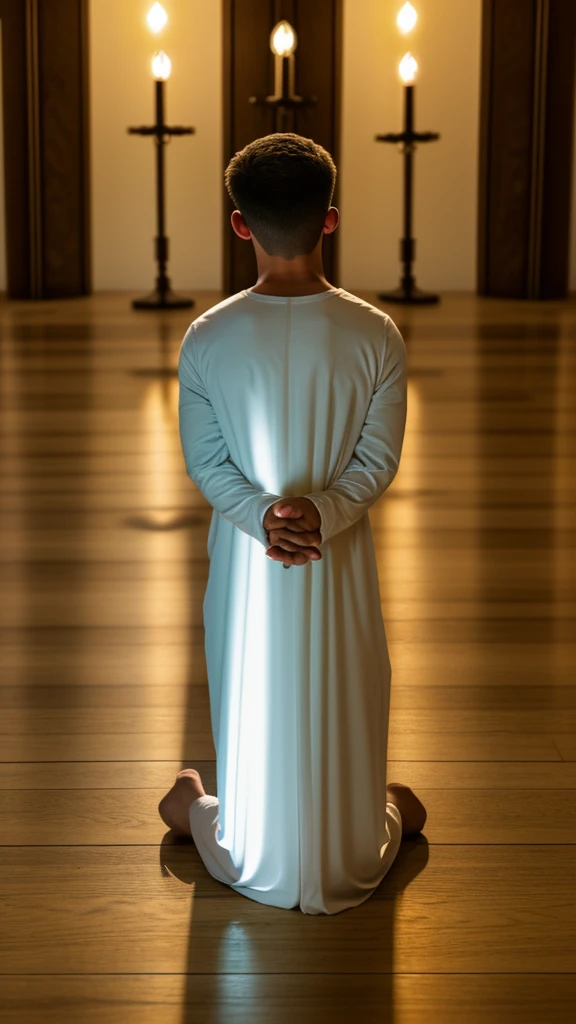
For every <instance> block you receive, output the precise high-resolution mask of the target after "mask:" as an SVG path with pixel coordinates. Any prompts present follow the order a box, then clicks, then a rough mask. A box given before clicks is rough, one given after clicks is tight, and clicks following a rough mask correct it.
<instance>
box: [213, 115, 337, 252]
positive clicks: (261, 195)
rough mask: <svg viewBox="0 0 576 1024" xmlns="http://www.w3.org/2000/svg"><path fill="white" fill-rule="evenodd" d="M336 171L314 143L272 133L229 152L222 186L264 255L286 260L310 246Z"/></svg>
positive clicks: (318, 232) (319, 228)
mask: <svg viewBox="0 0 576 1024" xmlns="http://www.w3.org/2000/svg"><path fill="white" fill-rule="evenodd" d="M336 173H337V171H336V165H335V163H334V161H333V159H332V157H331V156H330V153H328V151H327V150H326V149H324V148H323V147H322V146H320V145H318V143H316V142H314V141H313V140H312V139H306V138H304V137H303V136H302V135H295V134H294V133H293V132H275V133H274V134H273V135H265V136H263V138H260V139H254V141H253V142H249V143H248V145H247V146H245V147H244V149H241V150H239V151H238V152H237V153H235V155H234V156H233V157H232V159H231V161H230V163H229V164H228V167H227V168H226V171H225V174H224V182H225V185H226V188H227V190H228V194H229V195H230V198H231V199H232V202H233V203H234V205H235V206H236V208H237V209H238V210H239V211H240V213H241V214H242V216H243V218H244V220H245V221H246V223H247V225H248V227H249V228H250V231H251V232H252V234H253V235H254V236H255V238H256V239H257V240H258V242H259V243H260V245H261V246H262V248H263V249H264V251H265V252H267V253H268V254H269V255H270V256H282V257H283V258H284V259H288V260H289V259H292V258H293V257H294V256H299V255H301V254H308V253H311V252H312V250H313V249H314V247H315V246H316V244H317V242H318V239H319V238H320V235H321V234H322V227H323V224H324V217H325V216H326V213H327V212H328V210H329V208H330V203H331V201H332V196H333V194H334V188H335V185H336Z"/></svg>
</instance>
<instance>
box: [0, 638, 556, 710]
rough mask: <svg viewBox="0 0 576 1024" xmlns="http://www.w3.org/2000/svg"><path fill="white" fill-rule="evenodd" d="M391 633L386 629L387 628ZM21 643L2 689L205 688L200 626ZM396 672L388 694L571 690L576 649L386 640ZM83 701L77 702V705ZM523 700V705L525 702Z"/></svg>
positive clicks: (0, 673)
mask: <svg viewBox="0 0 576 1024" xmlns="http://www.w3.org/2000/svg"><path fill="white" fill-rule="evenodd" d="M387 632H388V633H389V631H388V630H387ZM19 636H20V641H19V642H14V641H12V642H9V641H8V639H7V637H6V634H4V640H5V642H3V643H2V644H0V688H1V687H2V685H3V684H5V685H7V686H14V685H22V684H23V683H24V682H25V683H26V686H28V685H33V686H43V685H46V686H48V687H50V686H53V685H55V684H58V683H61V682H62V680H63V679H73V685H74V687H75V688H79V687H81V686H84V685H85V686H103V687H106V686H108V685H113V686H119V687H122V686H137V687H138V686H140V685H146V684H148V685H152V684H154V685H159V686H163V687H164V686H167V685H169V684H172V683H173V684H174V685H179V686H185V685H186V686H193V685H196V684H198V685H205V684H206V666H205V660H204V633H203V629H202V628H201V627H198V628H195V627H192V629H191V630H190V631H189V634H188V635H184V634H182V636H181V639H180V641H179V642H178V640H177V639H176V638H175V637H174V636H173V635H171V636H170V637H169V640H170V642H169V643H166V644H160V643H155V642H153V640H152V637H151V638H150V643H148V644H144V643H135V642H134V643H124V644H123V643H121V642H119V640H118V635H117V634H116V635H114V636H110V634H109V633H107V634H106V635H104V636H102V633H101V632H100V631H98V630H94V631H90V630H64V631H61V630H52V631H50V632H48V631H46V632H45V633H44V634H42V633H40V632H39V631H25V632H22V631H21V632H20V634H19ZM388 646H389V650H390V658H391V661H392V668H393V679H392V689H393V690H394V689H395V687H396V685H397V684H402V683H407V684H412V685H418V686H419V687H423V686H443V687H448V686H462V685H463V684H464V683H467V684H468V683H469V684H470V685H471V686H477V687H483V686H485V685H491V686H496V685H497V686H502V685H506V686H509V687H514V688H516V687H521V689H522V692H524V691H526V690H527V689H528V688H529V687H532V686H538V685H540V686H542V685H547V684H548V683H549V684H550V685H554V686H562V687H565V686H566V687H573V686H574V677H575V666H576V644H573V643H572V644H571V643H564V644H561V643H554V642H550V641H549V642H547V643H542V644H535V643H529V644H518V643H506V642H504V643H478V642H476V643H470V644H468V643H466V644H463V643H459V642H457V641H452V642H440V641H435V640H431V641H428V642H420V643H417V644H415V643H407V642H404V641H399V640H397V639H392V638H391V637H390V635H388ZM80 699H81V698H80V697H79V698H78V700H79V701H80ZM530 699H531V698H530V695H529V694H528V697H527V700H530Z"/></svg>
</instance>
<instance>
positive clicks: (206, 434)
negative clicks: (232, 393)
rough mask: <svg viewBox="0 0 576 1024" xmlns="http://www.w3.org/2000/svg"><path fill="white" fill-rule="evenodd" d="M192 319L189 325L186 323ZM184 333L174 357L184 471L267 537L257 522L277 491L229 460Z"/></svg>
mask: <svg viewBox="0 0 576 1024" xmlns="http://www.w3.org/2000/svg"><path fill="white" fill-rule="evenodd" d="M193 327H194V325H192V328H193ZM189 337H190V341H187V338H188V335H187V336H186V337H185V338H184V341H183V343H182V346H181V348H180V356H179V359H178V380H179V384H180V391H179V400H178V415H179V421H180V441H181V444H182V451H183V453H184V461H185V463H186V472H187V473H188V475H189V476H190V477H191V479H192V480H193V481H194V483H195V484H196V486H197V487H198V488H199V490H200V491H201V492H202V494H203V495H204V497H205V498H206V499H207V501H209V502H210V504H211V505H212V506H213V508H215V509H216V510H217V511H218V512H219V513H220V515H222V516H224V518H225V519H229V520H230V522H232V523H234V525H235V526H237V527H238V528H239V529H240V530H243V531H244V533H247V534H249V535H250V536H251V537H254V538H255V539H256V540H259V541H260V543H261V544H263V545H264V547H265V548H268V547H269V546H270V545H269V541H268V539H267V536H266V531H265V530H264V527H263V525H262V520H263V518H264V515H265V512H266V509H267V508H269V507H270V505H272V504H273V503H274V502H275V501H278V499H279V498H281V497H282V495H281V494H271V493H269V492H268V491H261V490H259V489H258V488H257V487H254V486H253V485H252V484H251V483H250V481H249V480H247V478H246V477H245V476H244V474H243V473H242V472H241V471H240V469H239V468H238V466H236V465H235V463H234V462H232V459H231V458H230V452H229V450H228V446H227V444H226V442H225V440H224V437H223V436H222V431H221V429H220V424H219V423H218V420H217V418H216V413H215V412H214V408H213V406H212V403H211V402H210V399H209V397H208V394H207V392H206V388H205V387H204V385H203V383H202V381H201V379H200V376H199V374H198V372H197V369H196V367H195V365H194V355H193V342H194V330H193V329H192V331H191V334H190V336H189Z"/></svg>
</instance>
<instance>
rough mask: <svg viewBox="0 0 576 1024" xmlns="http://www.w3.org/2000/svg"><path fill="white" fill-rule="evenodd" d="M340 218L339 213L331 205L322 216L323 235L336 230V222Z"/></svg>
mask: <svg viewBox="0 0 576 1024" xmlns="http://www.w3.org/2000/svg"><path fill="white" fill-rule="evenodd" d="M339 220H340V213H339V211H338V208H337V207H336V206H331V207H330V209H329V210H328V212H327V214H326V216H325V218H324V227H323V228H322V232H323V234H325V235H331V234H332V232H333V231H336V228H337V227H338V222H339Z"/></svg>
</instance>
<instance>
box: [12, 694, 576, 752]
mask: <svg viewBox="0 0 576 1024" xmlns="http://www.w3.org/2000/svg"><path fill="white" fill-rule="evenodd" d="M210 727H211V726H210V708H209V700H208V692H207V690H206V689H205V688H201V687H198V686H193V687H191V688H190V698H189V700H188V701H187V702H186V707H185V708H182V707H180V706H171V707H166V706H164V705H163V704H160V705H159V706H157V705H147V706H136V705H130V704H128V706H123V705H118V706H114V707H107V706H105V707H102V706H99V707H91V706H90V705H84V706H82V707H72V708H71V707H69V706H68V707H30V706H24V707H17V708H11V707H5V708H4V710H3V713H2V720H1V722H0V736H3V735H5V736H8V737H16V736H25V735H38V736H44V737H49V736H50V735H51V734H53V733H57V734H59V735H60V734H62V733H69V734H70V735H74V736H86V735H90V736H93V735H107V736H112V735H114V734H116V733H122V734H123V735H129V734H131V733H135V734H137V735H143V734H144V733H147V732H152V731H154V732H155V733H156V734H157V735H158V736H163V735H174V734H177V733H178V732H179V731H180V730H181V729H186V731H189V730H192V731H193V732H197V733H201V732H202V731H204V732H209V731H210ZM390 732H391V733H392V734H393V735H395V736H396V737H408V736H409V735H414V734H416V735H418V736H420V735H422V737H423V738H424V739H426V738H428V737H431V736H432V735H433V734H434V733H441V734H446V733H456V734H459V735H463V734H468V735H471V736H472V735H474V736H482V735H487V734H490V733H497V732H502V733H509V734H510V736H518V735H522V734H532V735H534V736H549V735H551V734H555V735H561V734H563V733H569V734H571V733H576V710H575V709H573V708H569V707H563V706H560V707H542V708H536V709H532V708H526V709H524V708H510V707H501V708H498V709H496V710H486V709H483V708H477V709H469V708H465V707H461V708H452V707H439V708H434V707H432V708H429V709H426V708H420V707H418V706H416V707H411V706H409V707H408V708H407V709H406V708H398V707H397V706H396V707H394V708H392V709H391V711H390ZM0 742H1V740H0Z"/></svg>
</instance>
